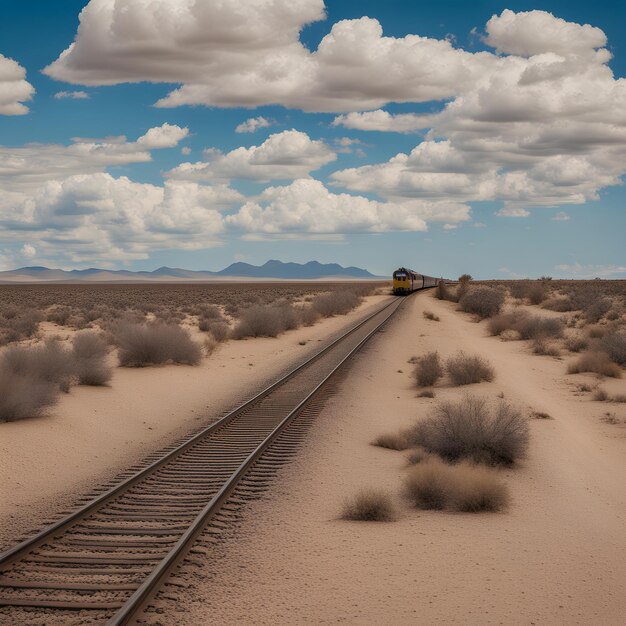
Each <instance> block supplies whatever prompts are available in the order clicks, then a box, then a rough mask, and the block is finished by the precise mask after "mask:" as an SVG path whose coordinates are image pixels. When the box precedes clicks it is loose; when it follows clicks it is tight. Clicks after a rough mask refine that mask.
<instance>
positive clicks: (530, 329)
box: [516, 315, 565, 339]
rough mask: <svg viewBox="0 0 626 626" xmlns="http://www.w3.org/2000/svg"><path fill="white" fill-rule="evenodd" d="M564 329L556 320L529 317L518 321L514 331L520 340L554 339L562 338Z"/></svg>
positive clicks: (561, 322) (559, 321) (534, 316)
mask: <svg viewBox="0 0 626 626" xmlns="http://www.w3.org/2000/svg"><path fill="white" fill-rule="evenodd" d="M564 328H565V325H564V324H563V321H562V320H560V319H558V318H552V317H539V316H536V315H531V316H528V317H526V318H525V319H523V320H520V323H519V325H518V327H517V329H516V330H517V331H518V332H519V334H520V337H521V338H522V339H542V338H543V339H545V338H548V337H551V338H555V339H556V338H559V337H562V336H563V330H564Z"/></svg>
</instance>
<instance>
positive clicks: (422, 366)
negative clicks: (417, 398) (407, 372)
mask: <svg viewBox="0 0 626 626" xmlns="http://www.w3.org/2000/svg"><path fill="white" fill-rule="evenodd" d="M414 376H415V381H416V382H417V385H418V387H432V386H433V385H434V384H435V383H436V382H437V381H438V380H439V379H440V378H441V377H442V376H443V367H442V365H441V359H440V358H439V353H438V352H436V351H435V352H429V353H428V354H425V355H424V356H422V357H419V358H418V359H417V363H416V364H415V372H414Z"/></svg>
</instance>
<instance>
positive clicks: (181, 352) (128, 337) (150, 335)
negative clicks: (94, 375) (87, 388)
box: [112, 322, 202, 367]
mask: <svg viewBox="0 0 626 626" xmlns="http://www.w3.org/2000/svg"><path fill="white" fill-rule="evenodd" d="M112 335H113V342H114V343H115V345H116V346H117V349H118V358H119V362H120V365H121V366H122V367H146V366H148V365H160V364H163V363H182V364H185V365H197V364H198V363H199V362H200V359H201V357H202V352H201V349H200V346H199V345H198V344H197V343H195V342H194V341H193V340H192V339H191V337H190V336H189V334H188V333H187V331H186V330H184V329H183V328H181V327H180V326H178V325H177V324H165V323H163V322H148V323H144V324H133V323H130V324H129V323H124V322H120V323H118V324H117V325H116V326H115V328H114V330H113V332H112Z"/></svg>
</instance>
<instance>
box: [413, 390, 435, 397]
mask: <svg viewBox="0 0 626 626" xmlns="http://www.w3.org/2000/svg"><path fill="white" fill-rule="evenodd" d="M417 397H418V398H434V397H435V392H434V391H433V390H432V389H424V391H420V392H419V393H418V394H417Z"/></svg>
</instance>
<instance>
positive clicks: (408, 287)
mask: <svg viewBox="0 0 626 626" xmlns="http://www.w3.org/2000/svg"><path fill="white" fill-rule="evenodd" d="M438 282H439V279H438V278H433V277H432V276H424V275H423V274H418V273H417V272H414V271H413V270H409V269H407V268H406V267H401V268H399V269H397V270H396V271H395V272H394V273H393V293H395V294H396V295H398V296H402V295H406V294H409V293H411V292H413V291H417V290H418V289H426V288H427V287H436V286H437V283H438Z"/></svg>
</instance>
